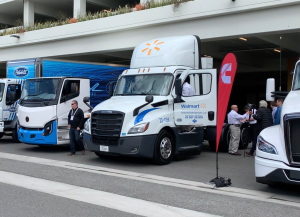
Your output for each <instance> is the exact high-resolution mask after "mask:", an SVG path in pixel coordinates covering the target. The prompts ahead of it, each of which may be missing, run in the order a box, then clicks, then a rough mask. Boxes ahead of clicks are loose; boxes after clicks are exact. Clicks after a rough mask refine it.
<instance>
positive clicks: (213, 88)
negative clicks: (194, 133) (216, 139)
mask: <svg viewBox="0 0 300 217" xmlns="http://www.w3.org/2000/svg"><path fill="white" fill-rule="evenodd" d="M187 77H189V80H190V84H189V85H190V86H191V88H192V89H193V90H194V94H193V95H192V96H182V97H181V99H182V100H181V102H176V100H175V103H174V118H175V124H176V125H177V126H184V125H189V126H199V127H200V126H201V127H202V126H203V127H204V126H216V113H217V71H216V69H202V70H186V71H184V72H183V73H182V74H181V76H180V77H179V78H180V79H181V80H182V86H183V88H184V86H185V84H184V83H185V81H186V79H187ZM183 92H184V91H183Z"/></svg>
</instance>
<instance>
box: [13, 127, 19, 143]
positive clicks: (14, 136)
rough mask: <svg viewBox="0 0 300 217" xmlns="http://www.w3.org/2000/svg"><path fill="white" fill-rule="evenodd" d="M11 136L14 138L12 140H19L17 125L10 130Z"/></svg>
mask: <svg viewBox="0 0 300 217" xmlns="http://www.w3.org/2000/svg"><path fill="white" fill-rule="evenodd" d="M12 138H13V140H14V142H20V141H19V138H18V130H17V127H15V129H14V130H13V131H12Z"/></svg>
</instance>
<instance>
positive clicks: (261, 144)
mask: <svg viewBox="0 0 300 217" xmlns="http://www.w3.org/2000/svg"><path fill="white" fill-rule="evenodd" d="M257 148H258V149H259V150H260V151H263V152H266V153H269V154H278V152H277V150H276V148H275V147H274V146H273V145H271V144H270V143H268V142H266V141H265V140H264V138H262V137H261V136H259V137H258V138H257Z"/></svg>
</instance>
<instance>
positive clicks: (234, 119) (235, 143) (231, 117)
mask: <svg viewBox="0 0 300 217" xmlns="http://www.w3.org/2000/svg"><path fill="white" fill-rule="evenodd" d="M237 112H238V106H237V105H232V106H231V111H230V112H229V113H228V115H227V119H228V124H229V125H230V126H229V129H230V132H231V136H230V142H229V148H228V153H229V154H231V155H238V156H240V155H241V154H240V153H238V149H239V143H240V136H241V130H240V124H241V120H243V119H245V118H246V116H247V114H248V112H246V114H244V115H240V114H238V113H237Z"/></svg>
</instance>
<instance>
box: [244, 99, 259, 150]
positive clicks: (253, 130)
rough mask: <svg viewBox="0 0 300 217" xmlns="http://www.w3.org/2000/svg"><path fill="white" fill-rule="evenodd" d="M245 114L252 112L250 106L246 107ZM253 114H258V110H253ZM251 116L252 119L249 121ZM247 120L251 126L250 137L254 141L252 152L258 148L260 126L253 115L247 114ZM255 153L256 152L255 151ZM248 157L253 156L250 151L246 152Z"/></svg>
mask: <svg viewBox="0 0 300 217" xmlns="http://www.w3.org/2000/svg"><path fill="white" fill-rule="evenodd" d="M244 109H245V112H246V113H247V112H248V113H249V112H250V107H249V106H248V105H246V106H245V108H244ZM251 112H252V113H253V114H256V112H257V111H256V109H252V111H251ZM249 116H250V119H249ZM246 120H247V121H249V124H250V137H251V140H252V147H251V150H252V149H254V150H255V148H256V142H257V136H258V125H257V120H255V119H254V118H253V115H250V114H247V116H246ZM253 152H254V151H253ZM246 153H247V155H251V154H250V152H249V151H247V152H246ZM252 155H253V154H252Z"/></svg>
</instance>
